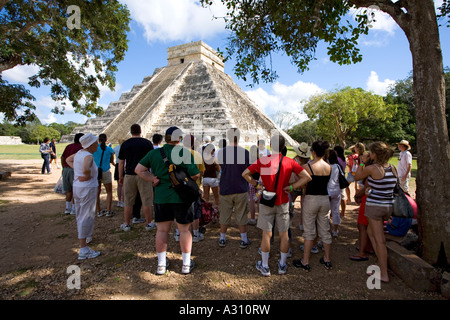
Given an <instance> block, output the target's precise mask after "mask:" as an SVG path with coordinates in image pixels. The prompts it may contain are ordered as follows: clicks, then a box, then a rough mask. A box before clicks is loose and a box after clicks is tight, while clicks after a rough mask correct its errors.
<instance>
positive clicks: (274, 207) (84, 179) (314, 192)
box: [42, 124, 412, 282]
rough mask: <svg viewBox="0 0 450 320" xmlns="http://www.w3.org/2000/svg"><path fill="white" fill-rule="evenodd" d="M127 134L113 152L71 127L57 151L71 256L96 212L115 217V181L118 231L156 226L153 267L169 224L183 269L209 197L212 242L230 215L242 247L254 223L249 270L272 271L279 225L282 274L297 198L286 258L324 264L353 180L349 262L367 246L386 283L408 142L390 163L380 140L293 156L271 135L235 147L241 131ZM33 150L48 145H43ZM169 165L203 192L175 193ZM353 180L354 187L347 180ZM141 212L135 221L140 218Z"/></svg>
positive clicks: (305, 149)
mask: <svg viewBox="0 0 450 320" xmlns="http://www.w3.org/2000/svg"><path fill="white" fill-rule="evenodd" d="M130 133H131V138H129V139H127V140H125V141H120V143H119V145H118V146H116V147H115V148H114V149H113V148H111V146H108V143H107V137H106V135H105V134H101V135H100V136H99V137H97V136H95V135H93V134H92V133H86V134H77V135H76V136H75V140H74V143H72V144H69V145H68V146H67V147H66V148H65V150H64V152H63V154H62V156H61V164H62V166H63V189H64V190H65V192H66V213H67V214H69V213H72V214H73V213H75V214H76V220H77V230H78V239H79V244H80V251H79V255H78V258H79V259H80V260H82V259H91V258H95V257H97V256H99V255H100V252H98V251H94V250H92V249H91V248H90V247H89V246H88V244H89V242H90V241H91V240H92V235H93V231H94V220H95V216H114V214H115V213H114V212H113V211H112V209H111V208H112V198H113V196H112V182H113V181H112V180H113V179H114V180H115V181H117V196H118V206H123V207H124V214H123V224H122V225H121V226H120V228H121V229H122V230H123V231H124V232H127V231H129V230H130V229H131V228H132V224H133V223H138V222H144V221H145V223H146V230H149V231H150V230H154V229H156V253H157V259H158V264H157V270H156V273H157V274H165V273H166V272H167V268H168V267H169V260H168V259H167V254H166V253H167V250H168V239H169V232H170V231H171V230H172V224H173V223H174V222H175V233H174V237H175V239H176V240H177V241H178V242H179V245H180V249H181V252H182V260H183V263H182V270H181V272H182V273H184V274H186V273H190V272H191V271H192V269H193V268H194V260H193V259H192V258H191V252H192V243H193V242H199V241H202V240H203V239H204V235H203V233H202V232H201V231H202V230H200V228H199V220H200V218H201V217H202V207H203V206H204V205H205V204H209V203H212V207H213V209H214V210H215V212H217V213H218V215H219V223H220V231H219V232H220V235H219V240H218V246H219V247H226V246H227V243H228V239H227V230H228V228H229V226H230V225H231V224H232V218H233V216H234V219H235V223H236V224H237V227H238V229H239V233H240V248H241V249H246V248H248V247H249V246H250V245H251V243H252V241H251V239H249V237H248V235H247V227H248V225H256V226H257V228H259V229H261V232H262V234H261V241H260V244H259V253H260V255H261V260H259V261H257V262H256V269H257V270H258V271H259V272H260V273H261V274H262V275H263V276H270V274H271V272H270V268H269V252H270V246H271V239H272V238H273V236H274V233H275V231H278V235H279V237H280V253H281V257H280V259H279V260H278V274H285V273H286V272H287V263H286V260H287V258H289V257H291V255H292V250H291V248H290V246H291V241H292V235H291V230H290V229H291V226H292V220H293V217H294V207H295V203H296V199H297V198H298V197H300V214H299V222H300V223H299V228H300V230H302V231H303V234H302V237H303V239H304V244H303V245H302V246H301V249H302V250H303V256H302V258H300V259H294V260H293V263H292V264H293V265H294V266H295V267H296V268H300V269H304V270H306V271H310V270H311V268H312V267H311V265H310V255H311V253H317V252H319V250H318V248H319V247H320V248H322V249H323V251H324V255H323V257H322V258H321V259H320V263H321V264H322V265H323V266H324V267H325V268H326V269H328V270H330V269H332V248H331V245H332V239H333V237H338V236H339V225H340V224H341V221H342V218H343V217H344V214H345V210H346V204H347V203H349V202H351V199H350V188H351V187H353V188H355V198H354V199H355V201H356V203H357V204H359V205H360V207H359V209H358V210H359V215H358V230H359V252H358V254H356V255H354V256H351V257H350V259H351V260H353V261H365V260H367V259H368V258H367V256H366V255H367V253H368V252H374V253H375V254H376V256H377V258H378V265H379V267H380V271H381V279H380V280H381V281H385V282H388V281H389V276H388V273H387V250H386V246H385V232H387V231H386V230H387V229H388V228H389V227H390V228H391V230H395V231H398V230H399V228H400V229H401V228H403V229H405V230H406V231H407V230H408V229H409V227H410V226H411V224H410V222H409V225H407V226H406V228H404V227H403V226H402V227H399V226H394V227H393V226H392V223H393V221H391V219H390V216H391V212H392V203H393V190H394V187H395V185H396V182H397V179H399V181H400V182H401V185H402V187H403V189H404V190H405V191H406V192H408V183H409V178H410V176H411V167H412V156H411V153H410V152H409V151H408V150H409V149H410V146H409V143H408V141H406V140H403V141H401V142H400V143H399V144H398V148H399V149H400V151H401V152H400V157H399V165H398V168H397V169H396V168H395V167H394V166H392V165H391V164H389V160H390V159H391V157H392V156H393V150H392V148H390V147H389V146H388V145H387V144H386V143H383V142H375V143H372V144H370V145H369V146H368V151H366V147H365V146H364V144H362V143H358V144H356V145H355V146H352V147H351V148H350V149H351V150H352V154H351V155H349V156H348V157H346V156H345V154H344V149H343V148H342V147H341V146H339V145H336V146H334V147H333V148H331V146H330V144H329V142H328V141H322V140H320V141H315V142H314V143H312V145H311V146H309V145H308V144H307V143H304V142H303V143H300V144H298V145H294V146H293V150H294V151H295V153H296V156H295V157H294V158H289V157H287V148H286V142H285V139H284V137H283V136H282V135H279V134H275V135H273V136H272V137H271V138H270V141H269V145H270V151H269V148H266V141H264V140H259V141H256V142H255V145H254V146H251V147H250V148H249V150H247V149H245V148H243V147H242V146H240V145H239V141H240V132H239V129H236V128H232V129H229V130H227V136H226V139H223V140H221V141H219V145H217V146H216V145H215V144H214V142H212V141H211V138H210V137H209V136H205V137H204V138H203V141H200V142H198V141H196V139H195V137H194V136H192V135H189V134H185V133H183V132H182V131H181V130H180V129H179V128H177V127H175V126H173V127H170V128H168V129H167V130H166V132H165V134H164V136H163V135H160V134H155V135H154V136H153V138H152V141H150V140H148V139H146V138H144V137H142V136H141V135H142V132H141V128H140V126H139V125H138V124H133V125H132V126H131V128H130ZM163 140H164V142H165V143H163ZM42 148H43V149H44V152H47V151H45V150H46V148H45V146H44V147H42ZM48 153H49V152H47V154H48ZM44 160H45V158H44ZM45 161H47V160H45ZM169 163H170V164H175V165H176V166H178V167H181V168H183V169H184V170H185V172H186V173H187V175H188V176H189V177H190V179H192V180H194V181H196V183H197V185H198V187H199V190H201V191H202V193H200V194H199V197H198V198H197V200H194V201H190V202H186V201H185V200H183V199H182V198H183V197H182V196H180V194H179V193H178V192H177V190H176V189H175V188H174V187H173V177H172V178H171V176H170V175H169ZM44 164H45V165H46V162H45V163H44ZM44 168H45V166H44V167H43V170H44ZM112 168H114V172H112ZM346 171H348V175H347V177H346V178H345V179H346V180H347V181H348V184H347V185H349V186H348V187H343V186H342V182H341V183H340V176H341V178H342V176H344V175H345V174H344V173H345V172H346ZM344 177H345V176H344ZM353 182H354V183H355V185H354V186H351V183H353ZM102 184H103V185H104V187H105V190H106V193H107V197H106V209H103V210H101V206H100V193H101V186H102ZM211 193H212V197H211ZM141 211H142V212H143V213H144V219H143V218H141V217H140V212H141ZM256 212H257V213H258V214H257V216H256ZM275 228H276V229H275ZM403 229H402V230H403Z"/></svg>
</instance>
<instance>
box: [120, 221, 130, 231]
mask: <svg viewBox="0 0 450 320" xmlns="http://www.w3.org/2000/svg"><path fill="white" fill-rule="evenodd" d="M120 229H122V230H123V231H125V232H127V231H130V230H131V227H130V225H128V224H125V223H122V224H121V225H120Z"/></svg>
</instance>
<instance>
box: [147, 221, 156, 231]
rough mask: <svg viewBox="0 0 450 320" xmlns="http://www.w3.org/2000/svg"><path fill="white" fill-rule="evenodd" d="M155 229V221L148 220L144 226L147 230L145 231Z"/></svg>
mask: <svg viewBox="0 0 450 320" xmlns="http://www.w3.org/2000/svg"><path fill="white" fill-rule="evenodd" d="M155 229H156V223H154V222H150V223H149V224H148V225H147V226H146V227H145V230H147V231H152V230H155Z"/></svg>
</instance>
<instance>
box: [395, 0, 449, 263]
mask: <svg viewBox="0 0 450 320" xmlns="http://www.w3.org/2000/svg"><path fill="white" fill-rule="evenodd" d="M407 14H408V15H409V18H410V19H408V20H409V21H408V23H407V24H406V25H403V26H401V27H402V29H403V30H404V31H405V33H406V36H407V37H408V40H409V44H410V49H411V53H412V58H413V79H414V95H415V106H416V135H417V151H418V159H417V166H418V173H417V191H416V192H417V194H416V196H417V203H418V208H419V214H420V215H419V219H418V224H419V232H420V235H419V237H420V240H421V245H422V248H421V249H422V250H421V251H422V258H423V259H424V260H426V261H427V262H429V263H430V264H436V263H437V262H438V261H440V262H443V260H442V258H443V257H445V258H446V263H447V264H450V144H449V138H448V130H447V124H446V120H445V119H446V118H445V78H444V70H443V61H442V51H441V45H440V39H439V29H438V25H437V20H436V12H435V8H434V4H433V1H431V0H426V1H424V0H411V1H409V2H408V13H407ZM444 254H445V255H444Z"/></svg>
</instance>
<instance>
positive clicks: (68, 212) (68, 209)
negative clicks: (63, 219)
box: [64, 208, 72, 214]
mask: <svg viewBox="0 0 450 320" xmlns="http://www.w3.org/2000/svg"><path fill="white" fill-rule="evenodd" d="M71 212H72V209H71V208H66V211H64V213H65V214H71Z"/></svg>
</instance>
